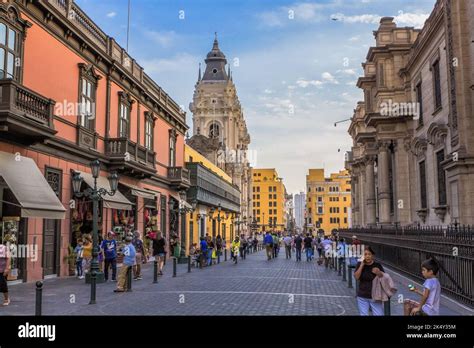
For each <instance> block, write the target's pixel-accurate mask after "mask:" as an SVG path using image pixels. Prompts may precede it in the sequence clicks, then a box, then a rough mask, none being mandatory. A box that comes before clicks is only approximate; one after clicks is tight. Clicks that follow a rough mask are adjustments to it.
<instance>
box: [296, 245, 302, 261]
mask: <svg viewBox="0 0 474 348" xmlns="http://www.w3.org/2000/svg"><path fill="white" fill-rule="evenodd" d="M296 261H301V249H298V248H296Z"/></svg>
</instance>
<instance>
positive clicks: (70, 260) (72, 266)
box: [64, 245, 76, 276]
mask: <svg viewBox="0 0 474 348" xmlns="http://www.w3.org/2000/svg"><path fill="white" fill-rule="evenodd" d="M64 261H66V262H67V264H68V266H69V275H70V276H75V275H76V253H75V252H74V248H73V247H72V245H69V246H68V254H67V255H66V256H64Z"/></svg>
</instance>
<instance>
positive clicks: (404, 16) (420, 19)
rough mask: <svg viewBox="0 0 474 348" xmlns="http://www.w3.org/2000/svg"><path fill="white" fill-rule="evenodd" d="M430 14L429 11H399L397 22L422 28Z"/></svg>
mask: <svg viewBox="0 0 474 348" xmlns="http://www.w3.org/2000/svg"><path fill="white" fill-rule="evenodd" d="M429 16H430V15H429V13H409V12H408V13H405V12H403V11H399V13H398V16H396V17H395V22H396V23H397V24H398V25H402V26H409V27H415V28H422V27H423V25H424V24H425V22H426V20H427V19H428V17H429Z"/></svg>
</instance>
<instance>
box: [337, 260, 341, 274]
mask: <svg viewBox="0 0 474 348" xmlns="http://www.w3.org/2000/svg"><path fill="white" fill-rule="evenodd" d="M337 265H338V269H337V275H338V276H340V275H342V273H341V272H342V269H341V266H342V259H339V260H337Z"/></svg>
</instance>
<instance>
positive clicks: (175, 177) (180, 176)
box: [168, 167, 191, 189]
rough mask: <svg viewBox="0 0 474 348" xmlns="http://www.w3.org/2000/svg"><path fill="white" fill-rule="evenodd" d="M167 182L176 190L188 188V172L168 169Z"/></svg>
mask: <svg viewBox="0 0 474 348" xmlns="http://www.w3.org/2000/svg"><path fill="white" fill-rule="evenodd" d="M168 180H169V181H170V182H171V185H172V186H174V187H175V188H177V189H183V188H188V187H189V186H190V184H191V180H190V177H189V170H188V169H186V168H183V167H169V168H168Z"/></svg>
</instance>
